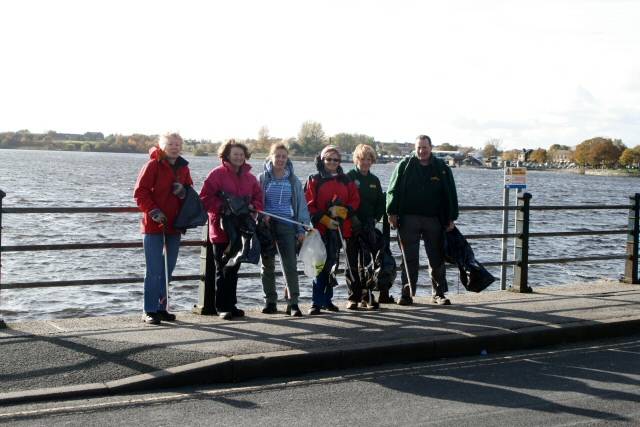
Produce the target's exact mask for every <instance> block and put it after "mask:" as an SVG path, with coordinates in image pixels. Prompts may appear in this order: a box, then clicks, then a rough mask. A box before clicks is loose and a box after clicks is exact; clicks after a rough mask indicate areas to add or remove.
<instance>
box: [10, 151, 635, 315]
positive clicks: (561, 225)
mask: <svg viewBox="0 0 640 427" xmlns="http://www.w3.org/2000/svg"><path fill="white" fill-rule="evenodd" d="M146 159H147V156H146V155H138V154H117V153H82V152H46V151H26V150H0V164H1V165H2V169H1V172H0V189H1V190H3V191H5V192H6V193H7V197H6V198H5V199H4V207H43V206H57V207H81V206H133V200H132V192H133V185H134V183H135V179H136V177H137V173H138V170H139V169H140V167H141V166H142V165H143V164H144V163H145V161H146ZM188 160H189V161H190V167H191V173H192V177H193V179H194V182H195V183H196V188H197V189H199V187H200V186H201V184H202V181H203V180H204V178H205V177H206V175H207V173H208V172H209V170H210V169H212V168H213V167H214V166H217V164H218V160H217V159H215V158H212V157H207V158H203V157H191V158H188ZM252 164H253V165H254V167H255V169H254V171H255V172H256V173H258V172H259V171H261V169H262V160H255V161H252ZM345 166H346V167H350V166H351V165H345ZM394 166H395V165H393V164H387V165H376V166H374V173H376V174H377V175H378V176H379V177H380V179H381V181H382V183H383V186H386V183H387V181H388V178H389V176H390V174H391V172H392V171H393V168H394ZM295 168H296V173H297V174H298V175H299V176H300V177H306V176H307V175H309V174H310V173H313V165H312V163H311V162H295ZM453 172H454V176H455V179H456V183H457V187H458V195H459V199H460V204H461V205H466V206H468V205H500V204H502V189H501V183H502V171H500V170H482V169H466V168H457V169H454V170H453ZM528 179H529V189H528V191H529V192H531V193H532V194H533V199H532V205H536V204H537V205H541V204H554V205H557V204H588V203H595V204H627V203H628V202H629V199H628V196H629V195H630V194H632V193H635V192H638V191H640V180H638V179H637V178H628V177H602V176H585V175H576V174H570V173H558V172H542V171H532V172H530V173H529V177H528ZM138 221H139V215H138V214H73V215H72V214H5V215H3V218H2V226H3V230H2V245H3V246H6V245H28V244H47V243H48V244H57V243H72V242H76V243H80V242H119V241H135V240H139V239H140V238H141V237H140V234H139V228H138V227H139V226H138ZM501 221H502V213H501V212H499V211H494V212H462V213H461V216H460V219H459V220H458V226H459V228H460V229H461V231H462V232H463V233H465V234H475V233H501V232H502V225H501ZM512 222H513V219H512V220H511V221H510V223H512ZM626 222H627V211H626V210H617V211H533V212H532V213H531V231H532V232H534V231H551V230H554V231H558V230H583V229H620V228H624V227H626ZM200 234H201V230H200V229H198V230H190V231H189V232H188V233H187V235H186V236H185V237H184V238H185V239H189V240H196V239H199V238H200ZM624 239H625V236H624V235H614V236H580V237H573V238H538V239H532V241H531V253H530V258H531V259H536V258H550V257H559V256H562V257H569V256H587V255H597V254H620V255H622V254H624V251H625V240H624ZM471 244H472V246H473V248H474V251H475V253H476V256H477V257H478V259H479V260H481V261H498V260H499V257H500V241H499V240H497V239H492V240H472V241H471ZM422 256H423V257H424V255H422ZM512 256H513V248H510V249H509V257H510V258H511V257H512ZM198 268H199V248H182V249H181V251H180V256H179V259H178V265H177V267H176V271H175V273H174V274H176V275H183V274H197V272H198ZM248 270H254V271H257V268H256V267H254V266H246V267H244V266H243V271H248ZM449 270H450V272H449V275H448V276H449V281H450V282H449V286H450V292H451V294H453V295H454V296H455V293H456V292H463V289H462V286H460V285H459V284H458V280H457V277H456V274H455V271H454V269H449ZM490 271H491V272H492V273H493V274H494V275H496V276H497V277H499V275H500V271H499V268H490ZM623 271H624V262H623V261H622V260H615V261H597V262H589V263H579V264H565V265H532V266H530V279H529V280H530V283H531V285H532V286H534V287H535V286H543V285H557V284H562V283H568V282H575V281H589V280H595V279H599V278H615V279H617V278H618V277H619V276H620V275H621V274H622V273H623ZM143 275H144V257H143V253H142V249H117V250H83V251H80V250H78V251H60V252H8V253H3V254H2V282H3V283H9V282H26V281H38V280H41V281H49V280H74V279H90V278H106V277H130V276H133V277H135V276H139V277H140V278H141V280H140V283H136V284H124V285H104V286H75V287H64V288H36V289H25V290H2V291H1V293H0V309H1V311H2V316H1V317H2V318H3V319H4V320H7V321H15V320H25V319H37V318H58V317H70V316H91V315H104V314H125V313H134V312H137V311H141V310H142V277H143ZM301 280H302V282H301V294H302V295H301V299H302V303H303V304H304V303H308V302H309V301H310V296H311V288H310V282H309V280H308V279H307V278H306V277H302V278H301ZM426 281H427V276H426V274H425V272H421V275H420V280H419V290H418V293H419V294H423V293H425V292H427V291H426V289H427V288H425V286H424V284H425V283H426ZM197 286H198V283H197V282H180V283H174V284H172V291H171V304H172V307H173V308H175V309H177V310H188V309H190V307H191V306H193V304H194V303H196V302H197ZM498 287H499V284H494V288H495V289H497V288H498ZM280 289H282V287H279V290H280ZM398 289H399V288H398V287H397V285H396V287H395V289H394V290H395V293H396V294H397V293H398ZM392 293H393V290H392ZM345 295H346V291H345V287H344V286H340V287H339V288H338V289H337V290H336V300H338V301H339V300H340V299H341V298H344V297H345ZM238 299H239V305H240V306H241V307H245V308H247V307H251V306H256V305H259V304H262V289H261V284H260V280H259V279H245V280H241V281H240V282H239V284H238Z"/></svg>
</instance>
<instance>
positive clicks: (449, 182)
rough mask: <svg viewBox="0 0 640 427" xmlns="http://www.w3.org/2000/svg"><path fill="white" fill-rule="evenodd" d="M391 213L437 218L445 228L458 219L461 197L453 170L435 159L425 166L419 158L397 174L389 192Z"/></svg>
mask: <svg viewBox="0 0 640 427" xmlns="http://www.w3.org/2000/svg"><path fill="white" fill-rule="evenodd" d="M387 214H389V215H406V214H414V215H425V216H437V217H438V218H440V221H441V222H442V224H443V226H444V225H446V224H447V223H448V222H449V221H455V220H456V219H457V218H458V194H457V192H456V184H455V181H454V180H453V174H452V173H451V169H450V168H449V166H447V165H446V164H445V163H444V161H442V160H440V159H438V158H436V157H435V156H431V161H430V162H429V165H427V166H422V165H421V164H420V160H418V158H417V157H416V156H415V155H411V156H408V157H405V158H404V159H403V160H402V161H400V163H398V165H397V166H396V168H395V169H394V171H393V174H392V175H391V180H390V181H389V188H388V189H387Z"/></svg>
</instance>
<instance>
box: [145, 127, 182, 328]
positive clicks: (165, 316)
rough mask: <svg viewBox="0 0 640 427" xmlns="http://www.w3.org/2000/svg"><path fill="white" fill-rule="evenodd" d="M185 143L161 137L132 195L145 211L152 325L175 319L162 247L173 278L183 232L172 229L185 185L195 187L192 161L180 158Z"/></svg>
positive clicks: (147, 304) (147, 303)
mask: <svg viewBox="0 0 640 427" xmlns="http://www.w3.org/2000/svg"><path fill="white" fill-rule="evenodd" d="M182 142H183V141H182V137H181V136H180V135H179V134H177V133H168V134H165V135H162V136H161V137H160V140H159V141H158V146H157V147H153V148H151V149H150V150H149V155H150V157H151V159H150V160H149V161H148V162H147V164H145V165H144V166H143V167H142V169H141V170H140V173H139V174H138V180H137V181H136V185H135V189H134V192H133V197H134V199H135V201H136V204H137V205H138V207H139V208H140V210H141V211H142V212H143V213H142V222H141V231H142V234H143V235H144V238H143V244H144V257H145V262H146V271H145V275H144V312H145V314H144V316H143V321H144V322H145V323H149V324H152V325H157V324H159V323H160V321H161V320H166V321H173V320H175V319H176V316H175V315H174V314H171V313H169V312H168V311H167V294H166V286H165V271H164V256H163V253H162V247H163V240H164V239H166V243H167V268H168V269H169V272H168V273H169V277H171V273H172V272H173V269H174V268H175V266H176V261H177V260H178V249H179V247H180V232H179V231H178V230H176V229H174V228H173V222H174V220H175V218H176V217H177V216H178V212H180V207H181V205H182V199H184V197H185V195H186V188H185V186H190V185H193V181H192V180H191V174H190V173H189V167H188V164H189V162H187V161H186V160H185V159H184V158H182V157H180V152H181V151H182ZM163 235H164V236H163Z"/></svg>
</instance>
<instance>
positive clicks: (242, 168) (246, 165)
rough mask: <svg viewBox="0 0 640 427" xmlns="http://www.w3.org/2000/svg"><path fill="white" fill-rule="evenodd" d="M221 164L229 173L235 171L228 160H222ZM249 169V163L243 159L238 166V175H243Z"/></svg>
mask: <svg viewBox="0 0 640 427" xmlns="http://www.w3.org/2000/svg"><path fill="white" fill-rule="evenodd" d="M222 166H224V167H225V168H226V169H227V171H229V172H231V173H235V172H234V170H233V166H232V165H231V163H229V162H228V161H226V160H222ZM250 170H251V165H250V164H249V163H247V162H246V161H245V162H244V163H243V164H242V166H240V175H244V174H246V173H248V172H249V171H250Z"/></svg>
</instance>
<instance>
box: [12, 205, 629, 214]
mask: <svg viewBox="0 0 640 427" xmlns="http://www.w3.org/2000/svg"><path fill="white" fill-rule="evenodd" d="M632 207H633V206H631V205H548V206H542V205H540V206H536V205H531V206H529V209H530V210H536V211H545V210H609V209H631V208H632ZM505 209H506V210H509V211H515V210H518V209H520V207H519V206H507V207H505V206H501V205H486V206H482V205H478V206H460V207H459V210H460V211H504V210H505ZM1 211H2V213H3V214H4V213H7V214H17V213H22V214H34V213H38V214H40V213H139V212H140V209H139V208H137V207H133V206H121V207H98V206H96V207H78V208H74V207H42V208H15V207H9V208H7V207H3V208H2V210H1Z"/></svg>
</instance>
